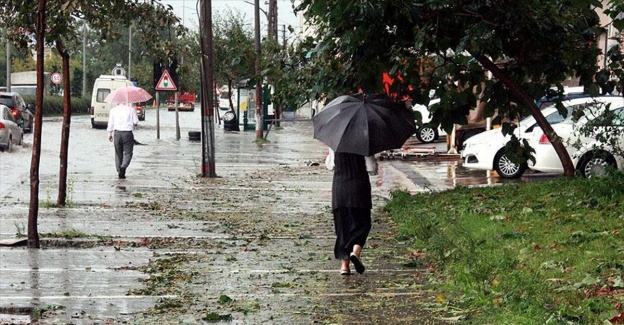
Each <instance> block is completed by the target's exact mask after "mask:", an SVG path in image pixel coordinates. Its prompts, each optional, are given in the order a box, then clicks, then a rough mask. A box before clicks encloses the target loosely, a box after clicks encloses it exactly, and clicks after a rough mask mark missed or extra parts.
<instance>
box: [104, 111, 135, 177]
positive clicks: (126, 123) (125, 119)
mask: <svg viewBox="0 0 624 325" xmlns="http://www.w3.org/2000/svg"><path fill="white" fill-rule="evenodd" d="M138 123H139V118H138V116H137V112H136V110H135V109H134V108H133V107H132V106H128V105H126V104H119V105H117V106H115V107H113V108H112V109H111V110H110V113H109V114H108V127H107V128H106V131H108V141H110V142H113V144H114V145H115V167H116V168H117V173H118V176H119V178H120V179H125V178H126V168H128V165H130V161H131V160H132V151H133V149H134V134H133V133H132V130H134V126H135V125H137V124H138Z"/></svg>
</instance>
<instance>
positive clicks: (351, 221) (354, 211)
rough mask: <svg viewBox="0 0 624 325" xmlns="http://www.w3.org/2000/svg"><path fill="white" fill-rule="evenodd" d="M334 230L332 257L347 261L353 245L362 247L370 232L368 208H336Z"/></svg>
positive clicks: (369, 212) (369, 211)
mask: <svg viewBox="0 0 624 325" xmlns="http://www.w3.org/2000/svg"><path fill="white" fill-rule="evenodd" d="M334 229H335V230H336V244H335V245H334V257H336V259H339V260H343V259H348V258H349V255H350V254H351V252H352V251H353V245H360V246H362V247H364V244H366V239H367V238H368V233H369V232H370V230H371V210H370V209H368V208H337V209H334Z"/></svg>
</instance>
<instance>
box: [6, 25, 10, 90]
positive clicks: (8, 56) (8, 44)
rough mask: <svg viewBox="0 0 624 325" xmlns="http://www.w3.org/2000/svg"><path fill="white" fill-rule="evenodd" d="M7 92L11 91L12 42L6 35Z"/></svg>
mask: <svg viewBox="0 0 624 325" xmlns="http://www.w3.org/2000/svg"><path fill="white" fill-rule="evenodd" d="M6 91H11V42H9V34H8V33H7V35H6Z"/></svg>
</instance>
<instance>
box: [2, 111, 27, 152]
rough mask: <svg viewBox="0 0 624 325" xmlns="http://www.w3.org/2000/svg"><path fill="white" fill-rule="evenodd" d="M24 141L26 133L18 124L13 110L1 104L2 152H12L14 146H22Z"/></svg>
mask: <svg viewBox="0 0 624 325" xmlns="http://www.w3.org/2000/svg"><path fill="white" fill-rule="evenodd" d="M23 141H24V131H23V130H22V128H21V127H20V126H19V125H18V124H17V121H16V120H15V117H14V116H13V113H12V111H11V109H10V108H9V107H8V106H6V105H2V104H0V151H5V150H6V151H9V152H10V151H11V150H13V145H18V146H21V145H22V143H23Z"/></svg>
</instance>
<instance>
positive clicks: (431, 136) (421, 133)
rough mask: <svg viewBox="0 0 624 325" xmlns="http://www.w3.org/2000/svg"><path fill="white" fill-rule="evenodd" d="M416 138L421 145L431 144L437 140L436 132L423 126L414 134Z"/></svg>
mask: <svg viewBox="0 0 624 325" xmlns="http://www.w3.org/2000/svg"><path fill="white" fill-rule="evenodd" d="M416 138H418V140H419V141H420V142H422V143H431V142H433V141H435V140H437V139H438V130H436V129H434V128H431V127H428V126H424V127H422V128H419V129H418V132H416Z"/></svg>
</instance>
